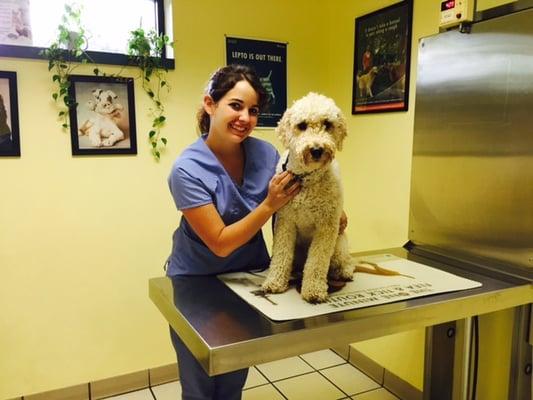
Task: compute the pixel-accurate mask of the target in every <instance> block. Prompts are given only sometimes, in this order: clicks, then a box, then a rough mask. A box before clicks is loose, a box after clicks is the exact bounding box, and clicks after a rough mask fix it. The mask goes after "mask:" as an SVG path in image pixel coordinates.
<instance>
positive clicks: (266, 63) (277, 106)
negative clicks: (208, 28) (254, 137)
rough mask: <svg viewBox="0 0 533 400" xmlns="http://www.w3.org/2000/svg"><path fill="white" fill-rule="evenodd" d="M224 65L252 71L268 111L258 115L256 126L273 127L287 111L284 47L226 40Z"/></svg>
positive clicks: (244, 40) (233, 39)
mask: <svg viewBox="0 0 533 400" xmlns="http://www.w3.org/2000/svg"><path fill="white" fill-rule="evenodd" d="M226 64H227V65H229V64H244V65H249V66H251V67H253V68H254V69H255V71H256V72H257V75H258V76H259V79H261V83H262V84H263V86H264V87H265V89H266V91H267V94H268V98H269V106H268V109H267V110H264V111H262V112H261V114H260V116H259V122H258V123H257V126H258V127H263V128H274V127H276V126H277V125H278V121H279V120H280V119H281V116H282V115H283V112H284V111H285V109H286V108H287V44H286V43H279V42H267V41H263V40H252V39H241V38H235V37H226Z"/></svg>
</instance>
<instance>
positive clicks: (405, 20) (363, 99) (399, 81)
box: [352, 0, 413, 114]
mask: <svg viewBox="0 0 533 400" xmlns="http://www.w3.org/2000/svg"><path fill="white" fill-rule="evenodd" d="M412 15H413V0H404V1H402V2H400V3H397V4H393V5H392V6H389V7H386V8H383V9H381V10H378V11H375V12H372V13H370V14H367V15H363V16H361V17H358V18H356V19H355V49H354V63H353V65H354V72H353V89H352V114H362V113H377V112H389V111H407V109H408V106H409V70H410V68H409V67H410V61H411V31H412Z"/></svg>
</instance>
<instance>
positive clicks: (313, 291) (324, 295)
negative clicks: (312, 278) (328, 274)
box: [301, 282, 328, 303]
mask: <svg viewBox="0 0 533 400" xmlns="http://www.w3.org/2000/svg"><path fill="white" fill-rule="evenodd" d="M301 294H302V298H303V299H304V300H305V301H307V302H308V303H324V302H325V301H326V300H327V299H328V284H327V282H320V283H317V282H313V284H312V285H310V284H306V283H305V282H304V283H303V285H302V292H301Z"/></svg>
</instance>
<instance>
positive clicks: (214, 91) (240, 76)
mask: <svg viewBox="0 0 533 400" xmlns="http://www.w3.org/2000/svg"><path fill="white" fill-rule="evenodd" d="M242 80H246V81H247V82H248V83H249V84H250V85H251V86H252V87H253V88H254V90H255V91H256V93H257V97H258V99H259V104H258V105H259V110H264V109H265V108H266V106H267V104H268V95H267V92H266V91H265V88H264V87H263V85H262V84H261V81H260V80H259V77H258V76H257V74H256V73H255V70H254V69H253V68H252V67H249V66H247V65H240V64H231V65H228V66H226V67H221V68H219V69H218V70H216V71H215V73H214V74H213V75H212V76H211V79H209V83H208V84H207V88H206V91H205V94H207V95H209V96H211V98H212V99H213V101H214V102H215V103H218V101H219V100H220V99H221V98H222V97H224V96H225V95H226V93H228V92H229V91H230V90H231V89H233V87H234V86H235V85H236V84H237V82H239V81H242ZM197 119H198V127H199V128H200V133H207V132H209V125H210V119H209V114H208V113H207V112H206V111H205V110H204V109H203V107H202V108H200V110H199V111H198V115H197Z"/></svg>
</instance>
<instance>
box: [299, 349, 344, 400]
mask: <svg viewBox="0 0 533 400" xmlns="http://www.w3.org/2000/svg"><path fill="white" fill-rule="evenodd" d="M298 357H300V358H301V359H302V360H303V362H305V363H306V364H307V365H309V366H310V367H311V368H313V369H314V370H315V372H318V374H319V375H320V376H322V377H323V378H325V379H326V380H327V381H328V382H329V383H331V384H332V385H333V386H334V387H336V388H337V389H339V390H340V391H341V393H343V394H345V395H346V396H348V398H350V395H349V394H348V393H346V392H345V391H344V390H342V389H341V388H340V387H338V386H337V385H335V384H334V383H333V382H332V381H330V380H329V379H328V378H327V377H326V376H324V374H322V373H321V372H320V370H319V369H316V368H315V367H313V366H312V365H311V364H310V363H308V362H307V361H306V360H305V359H304V358H303V357H302V356H298ZM343 364H346V362H344V363H342V364H339V365H343ZM333 367H336V365H333V366H331V368H333ZM323 369H327V368H323Z"/></svg>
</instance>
